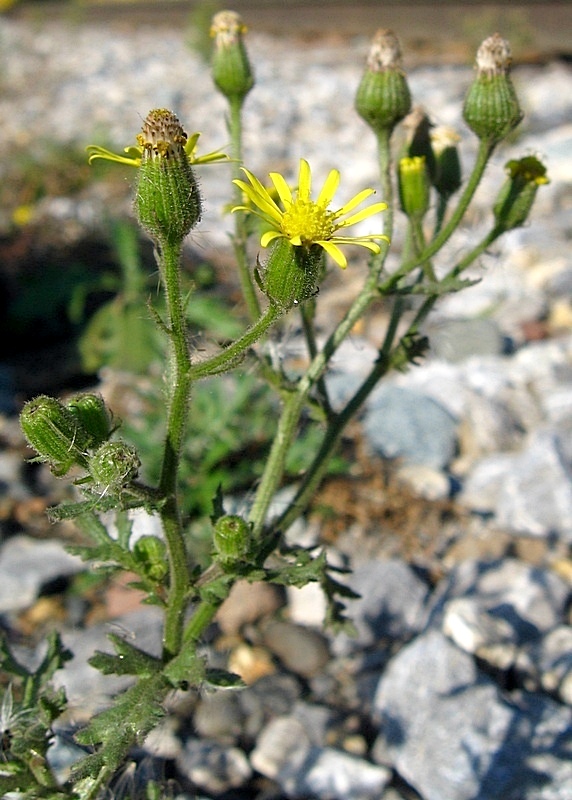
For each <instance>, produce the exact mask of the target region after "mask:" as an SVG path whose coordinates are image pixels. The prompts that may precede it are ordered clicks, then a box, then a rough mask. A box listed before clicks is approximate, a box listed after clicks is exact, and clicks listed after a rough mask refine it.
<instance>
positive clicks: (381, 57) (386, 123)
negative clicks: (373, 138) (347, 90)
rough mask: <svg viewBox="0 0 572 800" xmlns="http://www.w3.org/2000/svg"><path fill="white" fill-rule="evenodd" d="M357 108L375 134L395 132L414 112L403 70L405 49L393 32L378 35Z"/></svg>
mask: <svg viewBox="0 0 572 800" xmlns="http://www.w3.org/2000/svg"><path fill="white" fill-rule="evenodd" d="M355 107H356V111H357V112H358V114H359V115H360V117H362V118H363V119H364V120H365V121H366V122H367V124H368V125H369V126H370V127H371V128H372V129H373V131H374V132H375V133H381V132H382V131H384V130H388V131H390V132H391V131H392V130H393V128H394V127H395V126H396V125H397V123H398V122H399V121H400V120H402V119H403V118H404V117H405V116H406V115H407V114H408V113H409V110H410V109H411V93H410V91H409V86H408V85H407V79H406V77H405V75H404V73H403V70H402V69H401V48H400V46H399V41H398V39H397V37H396V36H395V34H394V33H393V32H392V31H389V30H384V29H381V30H379V31H378V32H377V33H376V35H375V38H374V40H373V43H372V46H371V49H370V51H369V55H368V58H367V63H366V69H365V72H364V74H363V76H362V79H361V82H360V85H359V87H358V90H357V94H356V99H355Z"/></svg>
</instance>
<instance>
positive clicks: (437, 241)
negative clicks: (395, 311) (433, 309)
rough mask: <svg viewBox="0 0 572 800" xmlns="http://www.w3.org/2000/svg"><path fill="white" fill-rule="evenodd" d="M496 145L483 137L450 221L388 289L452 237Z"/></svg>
mask: <svg viewBox="0 0 572 800" xmlns="http://www.w3.org/2000/svg"><path fill="white" fill-rule="evenodd" d="M494 147H495V143H494V142H491V141H487V140H484V139H481V141H480V144H479V150H478V153H477V158H476V160H475V164H474V166H473V170H472V172H471V175H470V176H469V180H468V181H467V185H466V186H465V190H464V192H463V194H462V195H461V197H460V198H459V202H458V204H457V206H456V208H455V210H454V211H453V213H452V214H451V217H450V218H449V221H448V222H447V224H446V225H445V226H444V227H443V228H441V230H440V231H439V233H438V234H437V235H436V236H435V238H434V239H433V240H432V241H431V242H430V243H429V244H428V245H427V247H425V248H424V249H423V251H422V252H421V253H419V255H418V257H417V258H414V259H412V260H411V261H409V262H407V263H406V264H404V265H403V266H402V267H400V268H399V269H398V270H397V271H396V272H394V273H393V275H392V276H391V279H390V281H389V282H388V289H389V288H391V287H393V286H395V285H396V284H397V283H398V282H399V280H400V279H401V278H402V277H403V276H404V275H407V274H409V273H410V272H411V271H412V270H414V269H415V268H416V267H418V266H419V265H420V264H422V263H423V262H425V261H427V260H428V259H430V258H432V257H433V256H434V255H435V253H437V252H438V251H439V250H440V249H441V248H442V247H443V245H444V244H445V243H446V242H447V241H448V240H449V239H450V237H451V235H452V234H453V233H454V231H455V230H456V229H457V227H458V225H459V223H460V222H461V220H462V218H463V217H464V215H465V212H466V210H467V208H468V207H469V204H470V202H471V200H472V199H473V195H474V194H475V191H476V190H477V186H478V185H479V183H480V182H481V179H482V177H483V173H484V171H485V169H486V166H487V164H488V162H489V159H490V157H491V155H492V152H493V150H494Z"/></svg>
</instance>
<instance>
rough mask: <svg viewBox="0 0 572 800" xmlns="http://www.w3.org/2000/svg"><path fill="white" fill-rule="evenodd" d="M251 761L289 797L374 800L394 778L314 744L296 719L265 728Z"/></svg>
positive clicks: (353, 758)
mask: <svg viewBox="0 0 572 800" xmlns="http://www.w3.org/2000/svg"><path fill="white" fill-rule="evenodd" d="M251 762H252V765H253V767H254V768H255V769H256V770H257V771H258V772H260V773H262V774H263V775H266V776H267V777H269V778H272V779H273V780H274V781H276V783H278V785H279V786H280V788H281V789H282V791H283V792H285V793H286V795H287V796H288V797H308V796H310V797H323V798H330V800H375V799H376V798H379V796H380V793H381V792H382V791H383V790H384V788H385V787H386V785H387V784H388V783H389V780H390V778H391V771H390V770H389V769H386V768H384V767H380V766H376V765H373V764H371V763H368V762H367V761H365V760H364V759H360V758H356V757H355V756H350V755H348V754H346V753H343V752H340V751H338V750H335V749H333V748H330V747H320V746H318V745H316V744H312V742H311V740H310V737H308V735H307V731H306V727H305V726H304V725H303V724H302V722H300V721H299V720H298V719H296V718H295V717H280V718H278V719H275V720H274V721H273V722H271V723H270V724H269V725H268V726H267V727H266V728H265V730H264V731H263V733H262V734H261V736H260V737H259V739H258V742H257V744H256V747H255V749H254V750H253V752H252V755H251Z"/></svg>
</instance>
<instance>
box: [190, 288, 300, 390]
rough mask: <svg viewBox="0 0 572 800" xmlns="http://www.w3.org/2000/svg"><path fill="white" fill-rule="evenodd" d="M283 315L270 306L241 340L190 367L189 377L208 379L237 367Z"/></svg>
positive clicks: (279, 310) (275, 307) (272, 305)
mask: <svg viewBox="0 0 572 800" xmlns="http://www.w3.org/2000/svg"><path fill="white" fill-rule="evenodd" d="M283 313H284V312H283V311H282V310H281V309H280V308H278V306H276V305H274V304H271V305H269V306H268V308H267V309H266V311H265V312H264V314H263V315H262V316H261V317H260V318H259V319H258V320H257V321H256V322H255V323H254V325H251V326H250V328H248V330H247V331H246V332H245V333H243V335H242V336H241V337H240V339H237V340H236V341H235V342H233V343H232V344H230V345H229V346H228V347H225V349H224V350H222V351H221V352H220V353H218V354H217V355H216V356H213V357H212V358H207V359H205V360H204V361H200V362H199V363H198V364H194V365H193V366H192V367H190V369H189V376H190V379H191V381H196V380H199V379H200V378H206V377H208V376H209V375H216V374H217V373H219V372H224V371H225V370H227V369H230V368H231V367H233V366H235V364H236V363H237V361H238V360H239V359H240V357H241V356H242V355H243V354H244V353H245V352H246V351H247V350H248V348H249V347H252V345H253V344H255V343H256V342H257V341H258V340H259V339H260V337H261V336H262V335H263V334H265V333H266V331H267V330H268V328H270V326H271V325H272V324H273V323H274V322H276V320H277V319H278V318H279V317H280V316H281V315H282V314H283Z"/></svg>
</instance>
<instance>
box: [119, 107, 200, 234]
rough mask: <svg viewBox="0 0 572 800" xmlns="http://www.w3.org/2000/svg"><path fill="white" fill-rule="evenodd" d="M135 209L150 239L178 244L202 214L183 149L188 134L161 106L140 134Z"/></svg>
mask: <svg viewBox="0 0 572 800" xmlns="http://www.w3.org/2000/svg"><path fill="white" fill-rule="evenodd" d="M137 141H138V143H139V145H140V147H141V148H142V150H143V152H142V156H141V166H140V167H139V171H138V182H137V191H136V195H135V210H136V212H137V216H138V219H139V222H140V223H141V225H142V227H143V228H145V230H146V231H147V232H148V233H149V234H150V235H151V236H152V238H153V239H155V240H156V241H158V242H159V243H161V242H169V243H170V244H174V245H177V244H180V243H181V242H182V241H183V239H184V237H185V236H186V235H187V234H188V233H189V232H190V231H191V230H192V228H194V227H195V225H196V224H197V222H198V221H199V219H200V217H201V198H200V194H199V190H198V186H197V182H196V179H195V175H194V173H193V170H192V168H191V165H190V164H189V160H188V157H187V154H186V152H185V143H186V141H187V134H186V133H185V131H184V130H183V128H182V127H181V124H180V122H179V120H178V119H177V117H176V116H175V115H174V114H172V113H171V112H170V111H167V110H166V109H164V108H159V109H155V110H154V111H150V112H149V114H148V115H147V117H146V119H145V121H144V123H143V127H142V133H140V134H139V135H138V137H137Z"/></svg>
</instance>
